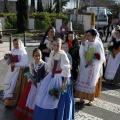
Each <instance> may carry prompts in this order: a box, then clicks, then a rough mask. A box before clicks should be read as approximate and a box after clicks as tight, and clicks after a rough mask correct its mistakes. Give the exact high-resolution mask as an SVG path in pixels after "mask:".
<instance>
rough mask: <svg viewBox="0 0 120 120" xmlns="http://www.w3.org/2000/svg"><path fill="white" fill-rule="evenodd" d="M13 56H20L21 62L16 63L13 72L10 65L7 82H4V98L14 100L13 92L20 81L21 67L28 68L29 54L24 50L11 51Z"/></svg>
mask: <svg viewBox="0 0 120 120" xmlns="http://www.w3.org/2000/svg"><path fill="white" fill-rule="evenodd" d="M11 54H12V55H18V56H19V62H17V63H15V68H14V71H13V72H11V65H9V68H8V71H7V74H6V77H5V80H4V84H5V87H4V98H12V97H13V92H14V89H15V86H16V82H17V79H18V75H19V71H20V68H21V67H26V66H28V64H29V63H28V56H27V52H26V51H25V50H22V49H13V50H12V51H11Z"/></svg>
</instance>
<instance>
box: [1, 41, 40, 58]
mask: <svg viewBox="0 0 120 120" xmlns="http://www.w3.org/2000/svg"><path fill="white" fill-rule="evenodd" d="M38 45H39V41H38V42H35V41H33V40H32V41H29V42H28V41H27V42H26V47H30V46H38ZM12 48H13V45H12ZM9 52H10V43H9V42H3V43H2V44H0V60H2V59H3V57H4V55H5V54H6V53H9Z"/></svg>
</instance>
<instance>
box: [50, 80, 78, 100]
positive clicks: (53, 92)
mask: <svg viewBox="0 0 120 120" xmlns="http://www.w3.org/2000/svg"><path fill="white" fill-rule="evenodd" d="M75 83H76V81H73V82H72V83H71V84H69V85H66V89H67V88H69V87H71V86H73V85H74V84H75ZM65 91H66V90H64V91H62V89H61V88H60V89H57V88H53V89H51V90H50V91H49V94H50V95H51V96H53V97H54V99H58V98H59V95H60V93H63V94H64V93H65Z"/></svg>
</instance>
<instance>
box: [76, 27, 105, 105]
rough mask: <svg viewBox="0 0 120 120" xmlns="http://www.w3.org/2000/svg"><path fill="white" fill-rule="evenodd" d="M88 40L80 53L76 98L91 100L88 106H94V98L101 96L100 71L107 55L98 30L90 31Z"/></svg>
mask: <svg viewBox="0 0 120 120" xmlns="http://www.w3.org/2000/svg"><path fill="white" fill-rule="evenodd" d="M87 39H88V41H85V45H84V46H82V48H81V49H82V50H81V52H80V53H81V54H80V58H81V60H80V71H79V75H78V79H77V83H76V85H75V97H78V98H81V99H86V100H89V103H88V105H92V104H93V100H94V98H95V97H99V96H100V91H101V80H102V77H101V74H100V70H101V68H102V64H103V62H104V61H105V55H104V49H103V45H102V43H101V41H100V40H99V37H98V36H97V32H96V30H94V29H91V30H88V31H87ZM82 103H83V101H82Z"/></svg>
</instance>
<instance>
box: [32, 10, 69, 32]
mask: <svg viewBox="0 0 120 120" xmlns="http://www.w3.org/2000/svg"><path fill="white" fill-rule="evenodd" d="M31 17H33V18H35V29H44V30H46V29H48V27H50V26H55V21H56V18H61V19H62V20H63V24H65V25H66V24H67V20H68V18H67V16H65V15H64V14H56V13H47V12H41V13H33V14H32V15H31Z"/></svg>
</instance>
